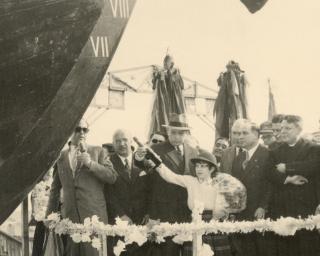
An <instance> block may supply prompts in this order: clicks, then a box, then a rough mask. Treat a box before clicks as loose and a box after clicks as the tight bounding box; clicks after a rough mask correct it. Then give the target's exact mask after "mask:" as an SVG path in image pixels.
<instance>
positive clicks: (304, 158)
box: [270, 115, 320, 256]
mask: <svg viewBox="0 0 320 256" xmlns="http://www.w3.org/2000/svg"><path fill="white" fill-rule="evenodd" d="M302 129H303V126H302V119H301V117H299V116H295V115H287V116H285V117H284V119H283V121H282V123H281V138H282V142H283V143H282V144H281V145H280V146H279V147H278V148H276V149H275V150H274V151H272V153H271V154H272V159H273V162H274V166H273V168H272V169H271V172H270V174H271V175H270V178H271V181H272V183H273V185H274V187H275V196H274V199H273V201H272V205H271V206H272V207H270V208H271V216H272V217H273V218H279V217H282V216H283V217H294V218H297V217H302V218H305V217H308V216H309V215H313V214H319V213H320V181H319V179H320V160H319V159H320V150H319V146H318V145H316V144H313V143H311V142H309V141H307V140H305V139H302V138H301V137H300V135H301V132H302ZM277 240H278V241H277V242H278V243H277V246H278V256H285V255H290V256H307V255H308V256H317V255H320V247H319V244H320V240H319V235H318V234H317V232H316V231H307V230H300V231H297V232H296V234H295V235H294V236H290V237H281V236H278V237H277Z"/></svg>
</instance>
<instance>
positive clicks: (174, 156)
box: [166, 149, 181, 169]
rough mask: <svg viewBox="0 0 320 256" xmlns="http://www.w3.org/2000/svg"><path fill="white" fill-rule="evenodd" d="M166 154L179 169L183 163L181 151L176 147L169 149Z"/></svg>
mask: <svg viewBox="0 0 320 256" xmlns="http://www.w3.org/2000/svg"><path fill="white" fill-rule="evenodd" d="M166 155H167V157H168V160H169V161H170V162H172V163H173V165H175V166H176V169H178V168H179V166H180V163H181V156H179V153H178V152H177V151H176V150H175V149H173V150H171V151H169V152H168V153H167V154H166Z"/></svg>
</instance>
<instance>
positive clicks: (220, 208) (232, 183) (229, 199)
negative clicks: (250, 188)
mask: <svg viewBox="0 0 320 256" xmlns="http://www.w3.org/2000/svg"><path fill="white" fill-rule="evenodd" d="M191 161H192V162H193V163H194V164H195V170H196V176H197V177H193V176H190V175H179V174H176V173H174V172H172V171H171V170H170V169H169V168H167V167H166V166H165V165H163V164H162V165H160V166H159V167H158V168H157V169H156V170H157V171H158V173H159V174H160V176H161V177H162V178H163V179H164V180H166V181H167V182H170V183H174V184H177V185H179V186H182V187H185V188H186V189H187V191H188V206H189V208H190V210H193V208H194V207H195V204H197V203H201V204H202V205H203V207H204V212H203V213H202V219H203V220H204V221H210V220H211V219H216V220H220V219H224V218H226V217H227V216H228V214H230V213H237V212H240V211H242V210H243V209H244V208H245V207H246V189H245V187H244V185H243V184H242V183H241V182H240V181H239V180H237V179H236V178H234V177H232V176H231V175H228V174H225V173H219V172H217V170H218V168H217V161H216V158H215V157H214V156H213V155H212V154H211V153H210V152H208V151H205V150H201V149H200V150H199V155H198V156H197V157H194V158H192V159H191ZM202 240H203V242H204V243H207V244H209V245H210V246H211V248H212V249H213V251H214V253H215V255H216V256H228V255H231V249H230V244H229V241H228V237H227V236H226V235H221V234H217V235H213V234H208V235H204V236H203V238H202ZM187 251H189V252H190V254H189V253H187V255H188V254H189V255H192V247H191V246H190V248H189V250H188V249H187ZM184 255H186V254H184Z"/></svg>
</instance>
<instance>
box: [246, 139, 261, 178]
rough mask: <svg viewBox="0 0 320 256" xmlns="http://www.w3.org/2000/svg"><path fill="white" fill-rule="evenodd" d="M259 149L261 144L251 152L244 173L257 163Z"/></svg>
mask: <svg viewBox="0 0 320 256" xmlns="http://www.w3.org/2000/svg"><path fill="white" fill-rule="evenodd" d="M260 150H261V145H259V146H258V148H257V149H256V151H255V152H254V153H253V155H252V157H251V158H250V160H249V162H248V164H247V166H246V168H245V169H244V172H245V173H248V172H249V171H250V170H251V169H252V168H253V167H254V166H255V165H256V164H257V163H258V161H259V156H260Z"/></svg>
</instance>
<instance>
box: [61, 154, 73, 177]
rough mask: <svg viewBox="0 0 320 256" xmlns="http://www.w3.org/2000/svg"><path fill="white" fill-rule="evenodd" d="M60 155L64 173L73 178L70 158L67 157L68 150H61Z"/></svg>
mask: <svg viewBox="0 0 320 256" xmlns="http://www.w3.org/2000/svg"><path fill="white" fill-rule="evenodd" d="M61 157H62V159H61V160H62V164H63V167H62V171H63V172H66V175H67V176H68V177H69V178H70V179H72V180H73V174H72V168H71V165H70V159H69V150H65V151H63V152H62V154H61Z"/></svg>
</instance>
